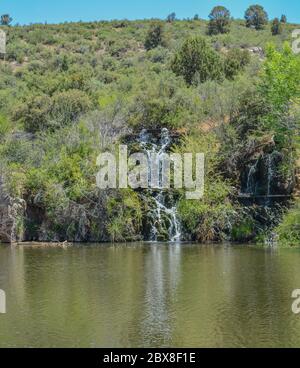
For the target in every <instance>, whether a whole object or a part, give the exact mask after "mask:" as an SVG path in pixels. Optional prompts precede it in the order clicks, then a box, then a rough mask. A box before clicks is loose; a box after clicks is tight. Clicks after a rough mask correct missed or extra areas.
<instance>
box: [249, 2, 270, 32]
mask: <svg viewBox="0 0 300 368" xmlns="http://www.w3.org/2000/svg"><path fill="white" fill-rule="evenodd" d="M245 19H246V26H247V27H249V28H250V27H253V28H255V29H257V30H260V29H264V26H265V25H266V24H267V23H268V14H267V12H266V11H265V10H264V8H263V7H262V6H261V5H251V6H250V7H249V8H248V9H247V10H246V12H245Z"/></svg>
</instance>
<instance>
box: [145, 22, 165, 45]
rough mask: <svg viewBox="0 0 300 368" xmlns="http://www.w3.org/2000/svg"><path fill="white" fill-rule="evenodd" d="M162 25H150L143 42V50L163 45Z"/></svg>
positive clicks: (156, 23) (159, 23)
mask: <svg viewBox="0 0 300 368" xmlns="http://www.w3.org/2000/svg"><path fill="white" fill-rule="evenodd" d="M163 30H164V29H163V24H162V23H161V22H155V23H153V24H152V25H151V27H150V29H149V31H148V33H147V37H146V40H145V49H146V50H151V49H154V48H155V47H157V46H159V45H164V35H163Z"/></svg>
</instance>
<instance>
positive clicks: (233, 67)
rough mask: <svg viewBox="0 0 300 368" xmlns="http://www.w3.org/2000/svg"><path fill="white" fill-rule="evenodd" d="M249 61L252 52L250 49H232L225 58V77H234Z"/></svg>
mask: <svg viewBox="0 0 300 368" xmlns="http://www.w3.org/2000/svg"><path fill="white" fill-rule="evenodd" d="M249 63H250V53H249V51H248V50H241V49H238V48H233V49H230V50H229V51H228V53H227V54H226V56H225V59H224V73H225V77H226V78H228V79H233V78H234V77H235V76H236V75H237V74H238V73H239V72H240V71H241V70H243V69H244V68H245V66H246V65H248V64H249Z"/></svg>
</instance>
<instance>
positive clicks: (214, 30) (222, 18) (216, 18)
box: [208, 6, 230, 35]
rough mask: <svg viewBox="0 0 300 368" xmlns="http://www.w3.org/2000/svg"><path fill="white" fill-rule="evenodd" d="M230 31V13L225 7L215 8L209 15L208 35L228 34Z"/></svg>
mask: <svg viewBox="0 0 300 368" xmlns="http://www.w3.org/2000/svg"><path fill="white" fill-rule="evenodd" d="M229 31H230V11H229V10H228V9H226V8H225V7H224V6H215V7H214V8H213V10H212V11H211V13H210V14H209V25H208V33H209V34H211V35H213V34H218V33H228V32H229Z"/></svg>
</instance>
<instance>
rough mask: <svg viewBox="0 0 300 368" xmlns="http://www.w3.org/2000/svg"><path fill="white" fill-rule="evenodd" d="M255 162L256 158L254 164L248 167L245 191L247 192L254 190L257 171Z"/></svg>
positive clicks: (253, 192)
mask: <svg viewBox="0 0 300 368" xmlns="http://www.w3.org/2000/svg"><path fill="white" fill-rule="evenodd" d="M257 163H258V160H257V161H256V162H255V164H254V165H252V166H251V167H250V170H249V173H248V176H247V188H246V193H247V194H255V192H256V177H255V175H256V172H257Z"/></svg>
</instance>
